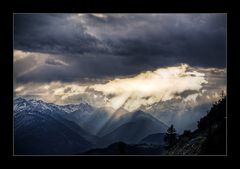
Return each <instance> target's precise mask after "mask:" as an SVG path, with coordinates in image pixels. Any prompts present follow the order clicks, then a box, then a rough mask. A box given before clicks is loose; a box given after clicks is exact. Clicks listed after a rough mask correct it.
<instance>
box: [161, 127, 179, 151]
mask: <svg viewBox="0 0 240 169" xmlns="http://www.w3.org/2000/svg"><path fill="white" fill-rule="evenodd" d="M176 136H177V135H176V129H175V128H174V127H173V125H171V126H170V127H169V128H168V130H167V133H166V134H165V137H164V141H165V143H166V147H167V148H171V147H172V146H173V145H174V144H175V143H176V142H177V137H176Z"/></svg>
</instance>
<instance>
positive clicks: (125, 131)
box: [98, 111, 167, 146]
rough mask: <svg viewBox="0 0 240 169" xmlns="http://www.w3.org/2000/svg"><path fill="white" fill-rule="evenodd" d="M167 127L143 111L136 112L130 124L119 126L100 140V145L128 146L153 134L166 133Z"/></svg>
mask: <svg viewBox="0 0 240 169" xmlns="http://www.w3.org/2000/svg"><path fill="white" fill-rule="evenodd" d="M166 129H167V126H166V125H165V124H164V123H162V122H161V121H159V120H157V119H156V118H154V117H153V116H151V115H150V114H147V113H144V112H142V111H137V112H134V113H133V114H132V116H131V118H130V119H129V122H127V123H125V124H123V125H121V126H119V127H118V128H117V129H115V130H113V131H112V132H111V133H109V134H106V135H105V136H103V137H102V138H101V139H100V142H99V144H98V145H100V146H107V145H109V144H111V143H114V142H118V141H123V142H125V143H128V144H134V143H138V142H139V141H140V140H141V139H142V138H144V137H146V136H147V135H149V134H153V133H159V132H161V133H164V132H165V131H166Z"/></svg>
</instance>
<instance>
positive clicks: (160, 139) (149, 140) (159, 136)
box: [139, 133, 165, 145]
mask: <svg viewBox="0 0 240 169" xmlns="http://www.w3.org/2000/svg"><path fill="white" fill-rule="evenodd" d="M164 137H165V133H156V134H150V135H148V136H146V137H144V138H143V139H142V140H140V142H139V143H140V144H143V143H146V144H156V145H157V144H159V145H164V144H165V143H164Z"/></svg>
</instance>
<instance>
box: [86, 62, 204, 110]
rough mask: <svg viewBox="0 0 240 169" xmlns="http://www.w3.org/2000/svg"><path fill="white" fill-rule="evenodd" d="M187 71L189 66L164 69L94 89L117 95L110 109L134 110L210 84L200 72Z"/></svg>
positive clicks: (94, 87)
mask: <svg viewBox="0 0 240 169" xmlns="http://www.w3.org/2000/svg"><path fill="white" fill-rule="evenodd" d="M187 68H188V65H186V64H185V65H181V66H177V67H167V68H160V69H157V70H155V71H147V72H143V73H141V74H139V75H137V76H134V77H131V78H123V79H115V80H112V81H110V82H108V83H106V84H96V85H93V86H90V88H93V89H94V90H96V91H101V92H103V94H104V95H105V96H108V95H113V97H111V98H110V99H109V100H108V104H109V106H110V107H113V108H114V109H118V108H120V107H121V106H123V107H124V108H125V109H127V110H128V111H133V110H136V109H138V108H140V107H141V106H148V105H152V104H154V103H156V102H159V101H167V100H170V99H172V98H175V97H176V94H177V93H182V92H185V91H189V90H196V91H199V90H200V89H201V88H202V87H203V85H204V84H206V83H207V81H206V80H205V78H204V74H203V73H199V72H196V71H194V72H188V71H187ZM192 75H194V76H192Z"/></svg>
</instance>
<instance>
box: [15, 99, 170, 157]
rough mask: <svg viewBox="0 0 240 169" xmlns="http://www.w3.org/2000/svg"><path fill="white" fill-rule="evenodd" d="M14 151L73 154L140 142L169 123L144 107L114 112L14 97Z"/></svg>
mask: <svg viewBox="0 0 240 169" xmlns="http://www.w3.org/2000/svg"><path fill="white" fill-rule="evenodd" d="M13 115H14V154H20V155H21V154H30V155H55V154H57V155H70V154H78V153H82V152H86V151H88V150H90V149H93V148H103V147H107V146H109V145H111V144H113V143H115V142H119V141H122V142H125V143H127V144H136V143H139V142H140V141H141V140H142V139H143V138H145V137H147V136H148V135H151V134H155V133H165V131H166V129H167V125H165V124H164V123H163V122H161V121H160V120H158V119H157V118H155V117H153V116H152V115H150V114H148V113H145V112H143V111H141V110H138V111H134V112H127V111H126V110H124V109H122V108H120V109H119V110H117V111H115V112H114V113H112V114H110V113H108V112H106V111H105V110H104V109H103V108H96V107H93V106H91V105H89V104H88V103H79V104H76V105H74V104H69V105H56V104H53V103H47V102H44V101H41V100H35V99H25V98H22V97H18V98H15V99H14V107H13Z"/></svg>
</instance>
